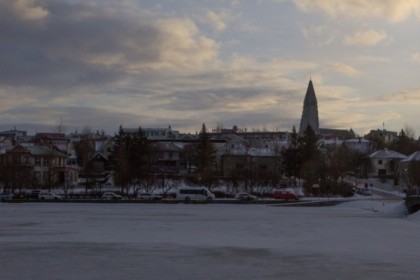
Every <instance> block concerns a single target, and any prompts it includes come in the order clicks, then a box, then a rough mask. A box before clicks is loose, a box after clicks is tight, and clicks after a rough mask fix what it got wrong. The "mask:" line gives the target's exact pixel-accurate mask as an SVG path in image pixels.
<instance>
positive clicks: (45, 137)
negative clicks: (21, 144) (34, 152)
mask: <svg viewBox="0 0 420 280" xmlns="http://www.w3.org/2000/svg"><path fill="white" fill-rule="evenodd" d="M33 142H34V143H35V145H41V146H48V147H56V148H57V149H58V150H60V151H61V152H63V153H66V154H67V153H68V150H69V144H70V139H69V138H68V137H66V135H65V134H64V133H48V132H47V133H37V134H35V137H34V139H33Z"/></svg>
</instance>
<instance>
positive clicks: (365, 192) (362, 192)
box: [356, 188, 372, 196]
mask: <svg viewBox="0 0 420 280" xmlns="http://www.w3.org/2000/svg"><path fill="white" fill-rule="evenodd" d="M356 193H357V194H360V195H363V196H371V195H372V191H371V190H369V189H364V188H357V189H356Z"/></svg>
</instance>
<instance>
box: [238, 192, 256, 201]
mask: <svg viewBox="0 0 420 280" xmlns="http://www.w3.org/2000/svg"><path fill="white" fill-rule="evenodd" d="M235 198H236V199H239V200H256V199H257V198H258V197H256V196H255V195H252V194H249V193H246V192H240V193H237V194H236V195H235Z"/></svg>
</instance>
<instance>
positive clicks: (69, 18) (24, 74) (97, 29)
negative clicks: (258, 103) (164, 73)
mask: <svg viewBox="0 0 420 280" xmlns="http://www.w3.org/2000/svg"><path fill="white" fill-rule="evenodd" d="M11 3H13V1H1V2H0V46H1V47H0V61H1V62H2V67H1V70H0V84H2V85H12V86H20V85H34V86H45V87H51V86H54V85H55V86H60V85H61V86H72V85H83V84H86V85H89V84H94V85H103V84H104V83H105V84H106V83H112V82H115V81H118V80H121V79H124V78H128V77H130V76H132V75H133V73H138V72H139V71H148V72H150V71H153V70H154V69H156V67H160V66H161V64H162V65H166V64H165V63H168V59H177V55H178V56H183V55H185V57H188V56H190V58H189V61H188V63H190V64H191V63H195V62H197V61H200V60H201V59H203V58H201V57H199V56H200V55H202V53H199V52H200V51H202V52H206V51H208V52H209V53H211V52H212V51H214V50H212V48H214V47H215V46H214V45H212V44H211V43H209V40H207V41H206V40H204V39H203V38H200V37H197V38H195V37H194V36H195V35H196V34H194V26H193V25H192V23H191V22H188V21H187V20H184V21H182V20H181V21H179V22H178V23H179V24H180V25H181V26H185V28H186V30H188V31H190V32H189V33H188V32H186V33H187V35H185V34H183V35H182V36H187V39H188V38H190V37H191V38H190V39H192V41H194V40H195V39H197V42H202V41H203V42H205V43H203V44H204V45H200V44H197V45H198V46H195V44H194V43H191V45H189V46H186V47H185V50H182V49H181V50H178V49H176V50H175V51H176V53H175V54H172V52H173V49H171V48H172V47H173V48H177V46H176V45H175V46H174V45H173V44H172V43H173V42H177V41H178V40H177V36H178V35H177V34H172V33H171V32H170V31H169V27H168V26H167V25H169V23H168V24H167V25H165V23H158V22H155V21H152V20H150V19H148V18H143V17H142V16H141V15H137V16H134V15H133V14H132V13H128V12H124V11H117V10H111V9H107V8H106V7H101V6H100V5H95V6H92V5H88V4H83V3H82V4H68V3H65V2H62V1H53V0H45V1H42V2H41V1H35V3H43V4H44V6H43V8H44V9H45V10H46V11H48V14H47V15H46V16H45V17H44V18H41V19H39V20H38V21H37V22H33V21H28V20H24V19H22V18H21V17H19V16H18V15H17V14H16V13H10V10H11V9H12V8H11V5H12V4H11ZM39 6H40V5H39ZM175 22H176V21H175ZM188 36H190V37H188ZM182 39H185V38H179V41H182ZM168 44H169V45H168ZM206 44H207V45H206ZM191 46H195V47H196V48H197V49H194V50H192V49H189V48H191ZM206 47H207V48H208V50H205V49H206ZM198 49H199V50H198ZM168 51H169V52H171V54H172V56H169V55H167V53H166V52H168ZM183 52H185V53H183ZM197 57H198V58H197ZM195 58H197V61H194V59H195ZM179 59H180V60H181V61H182V60H183V59H184V58H179ZM169 64H170V63H169Z"/></svg>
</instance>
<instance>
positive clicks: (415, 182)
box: [399, 151, 420, 190]
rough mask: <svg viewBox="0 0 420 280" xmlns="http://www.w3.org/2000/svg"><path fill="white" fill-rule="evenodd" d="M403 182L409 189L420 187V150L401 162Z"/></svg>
mask: <svg viewBox="0 0 420 280" xmlns="http://www.w3.org/2000/svg"><path fill="white" fill-rule="evenodd" d="M399 175H400V179H401V184H402V185H403V186H406V187H407V189H408V190H412V189H413V188H414V187H415V186H417V188H418V187H420V151H417V152H414V153H412V154H411V155H409V156H408V157H406V158H405V159H403V160H401V161H400V163H399Z"/></svg>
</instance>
